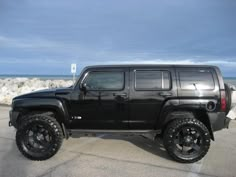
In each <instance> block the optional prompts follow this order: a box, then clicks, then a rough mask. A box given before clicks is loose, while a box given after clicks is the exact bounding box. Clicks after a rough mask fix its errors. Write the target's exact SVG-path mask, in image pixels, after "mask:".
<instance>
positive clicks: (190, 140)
mask: <svg viewBox="0 0 236 177" xmlns="http://www.w3.org/2000/svg"><path fill="white" fill-rule="evenodd" d="M203 140H204V139H203V133H202V132H201V131H199V129H198V128H196V127H192V126H183V127H181V128H180V129H179V131H178V132H177V133H176V136H175V139H174V144H175V153H176V155H178V156H182V157H186V158H187V157H192V156H195V155H198V154H199V153H200V152H201V151H202V147H203Z"/></svg>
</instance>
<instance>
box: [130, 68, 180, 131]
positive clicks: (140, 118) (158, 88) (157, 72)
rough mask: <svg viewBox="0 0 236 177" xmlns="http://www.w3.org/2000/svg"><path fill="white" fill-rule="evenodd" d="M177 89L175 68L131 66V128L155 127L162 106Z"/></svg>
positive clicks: (174, 94)
mask: <svg viewBox="0 0 236 177" xmlns="http://www.w3.org/2000/svg"><path fill="white" fill-rule="evenodd" d="M173 81H174V82H173ZM175 90H176V82H175V72H174V69H173V68H130V97H129V108H130V114H129V117H130V118H129V127H130V129H153V128H155V125H156V121H157V119H158V117H159V114H160V111H161V107H162V106H163V104H164V103H165V101H166V100H167V99H168V98H170V97H174V96H176V92H175Z"/></svg>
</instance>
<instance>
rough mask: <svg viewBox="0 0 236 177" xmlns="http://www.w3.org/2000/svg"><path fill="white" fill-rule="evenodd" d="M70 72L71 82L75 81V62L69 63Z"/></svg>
mask: <svg viewBox="0 0 236 177" xmlns="http://www.w3.org/2000/svg"><path fill="white" fill-rule="evenodd" d="M71 73H72V74H73V82H74V83H75V74H76V64H75V63H72V64H71Z"/></svg>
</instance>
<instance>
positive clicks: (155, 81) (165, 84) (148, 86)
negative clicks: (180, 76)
mask: <svg viewBox="0 0 236 177" xmlns="http://www.w3.org/2000/svg"><path fill="white" fill-rule="evenodd" d="M135 89H136V90H166V89H170V73H169V72H168V71H144V70H137V71H136V72H135Z"/></svg>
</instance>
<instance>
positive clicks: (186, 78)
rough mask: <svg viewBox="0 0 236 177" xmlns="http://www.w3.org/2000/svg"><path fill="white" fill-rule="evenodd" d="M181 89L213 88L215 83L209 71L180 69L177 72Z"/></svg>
mask: <svg viewBox="0 0 236 177" xmlns="http://www.w3.org/2000/svg"><path fill="white" fill-rule="evenodd" d="M179 78H180V86H181V89H185V90H213V89H214V88H215V83H214V79H213V75H212V73H211V72H210V71H182V72H179Z"/></svg>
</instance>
